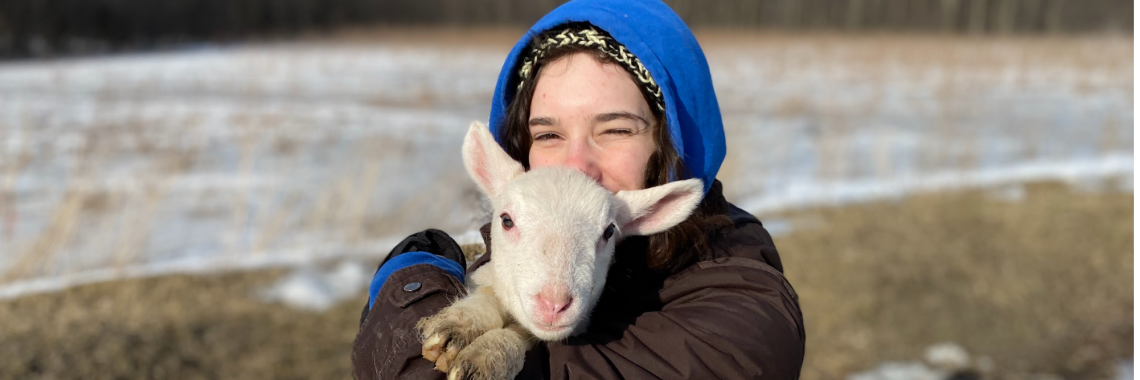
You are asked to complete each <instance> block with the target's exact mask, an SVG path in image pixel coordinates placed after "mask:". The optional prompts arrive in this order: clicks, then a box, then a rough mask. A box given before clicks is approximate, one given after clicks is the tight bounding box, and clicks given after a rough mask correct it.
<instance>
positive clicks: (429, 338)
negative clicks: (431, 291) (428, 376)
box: [416, 309, 483, 372]
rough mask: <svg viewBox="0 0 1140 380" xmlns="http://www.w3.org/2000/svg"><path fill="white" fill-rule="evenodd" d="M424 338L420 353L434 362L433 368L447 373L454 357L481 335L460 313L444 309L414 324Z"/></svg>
mask: <svg viewBox="0 0 1140 380" xmlns="http://www.w3.org/2000/svg"><path fill="white" fill-rule="evenodd" d="M416 327H419V329H420V331H421V332H422V333H423V336H424V344H423V347H422V348H421V349H420V353H421V354H423V356H424V358H425V359H427V360H430V361H433V362H435V368H436V369H438V370H440V371H443V372H447V370H448V369H449V368H451V363H453V362H454V361H455V357H456V355H459V352H460V351H462V350H463V348H464V347H467V345H468V344H470V343H471V342H472V341H474V340H475V338H478V337H479V336H480V335H482V334H483V331H481V330H480V329H478V328H476V326H475V325H474V323H472V322H470V321H469V320H468V318H466V316H465V315H464V313H462V312H456V311H453V310H451V309H444V310H443V311H441V312H440V313H439V314H436V315H434V316H431V317H427V318H424V319H422V320H420V322H419V323H417V324H416Z"/></svg>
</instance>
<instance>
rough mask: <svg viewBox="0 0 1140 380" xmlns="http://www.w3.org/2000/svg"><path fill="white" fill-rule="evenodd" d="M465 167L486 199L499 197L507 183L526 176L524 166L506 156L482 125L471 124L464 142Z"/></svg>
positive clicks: (477, 123) (478, 123)
mask: <svg viewBox="0 0 1140 380" xmlns="http://www.w3.org/2000/svg"><path fill="white" fill-rule="evenodd" d="M463 165H464V166H466V167H467V174H468V175H470V176H471V179H472V180H473V181H475V184H477V185H479V188H480V189H482V190H483V194H486V195H487V196H494V195H496V194H498V193H499V191H500V190H502V188H503V185H504V184H506V183H507V182H508V181H510V180H511V179H513V178H515V177H516V176H518V175H519V174H522V173H523V166H522V164H520V163H518V161H515V160H514V159H512V158H511V156H509V155H507V152H506V151H503V148H502V147H500V146H499V144H498V143H496V142H495V138H494V137H491V131H490V130H489V129H487V126H486V125H483V123H480V122H474V123H471V128H469V129H468V130H467V137H465V138H464V139H463Z"/></svg>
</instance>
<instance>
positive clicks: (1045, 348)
mask: <svg viewBox="0 0 1140 380" xmlns="http://www.w3.org/2000/svg"><path fill="white" fill-rule="evenodd" d="M993 194H994V193H993V192H992V191H981V190H979V191H969V192H956V193H945V194H933V195H921V196H914V197H910V198H908V199H905V200H899V201H894V202H880V203H874V204H866V205H855V206H847V207H841V208H832V209H817V210H804V211H797V212H794V213H788V214H785V215H779V216H774V217H769V218H765V219H768V220H774V219H773V218H775V217H779V218H783V219H784V220H788V221H790V222H791V224H792V225H793V226H794V229H793V232H792V233H790V234H788V235H785V236H782V237H780V238H778V239H777V245H778V246H779V248H780V251H781V252H782V253H783V255H782V257H783V259H784V261H785V266H786V268H787V275H788V276H789V278H790V279H791V281H792V283H793V284H794V285H795V287H796V289H797V291H798V292H799V295H800V300H801V303H802V306H803V309H804V315H805V318H806V321H807V329H808V354H807V358H806V361H805V364H804V372H803V378H804V379H809V380H810V379H841V378H844V377H845V376H846V375H847V374H850V373H852V372H857V371H861V370H866V369H868V368H871V367H874V366H875V365H876V364H878V363H879V362H881V361H884V360H915V359H919V358H920V357H921V354H922V350H923V349H924V348H926V347H927V346H930V345H932V344H935V343H939V342H945V341H950V342H956V343H958V344H961V345H962V346H964V347H965V348H966V349H967V350H969V351H970V352H971V353H972V354H975V355H984V356H987V357H989V358H991V359H992V361H993V363H994V368H995V369H994V371H993V372H992V373H991V374H990V375H991V376H990V377H992V378H1004V379H1018V378H1026V377H1028V376H1029V375H1030V374H1054V375H1060V376H1063V377H1065V378H1068V379H1100V378H1107V376H1108V372H1107V370H1108V368H1109V367H1108V365H1109V364H1111V363H1112V362H1114V361H1115V360H1117V359H1121V358H1126V357H1131V356H1132V344H1131V342H1132V334H1133V324H1132V320H1133V319H1132V316H1133V311H1132V310H1133V301H1132V299H1133V298H1132V266H1133V257H1132V237H1133V236H1132V231H1133V230H1132V223H1133V215H1132V205H1133V198H1132V194H1131V193H1118V192H1111V191H1109V192H1087V191H1072V190H1070V189H1069V188H1068V187H1067V186H1064V185H1059V184H1037V185H1033V186H1030V187H1028V188H1027V190H1026V191H1025V196H1024V198H1023V199H1021V200H1020V201H1008V200H1002V197H1001V196H995V195H993ZM282 273H284V272H283V271H281V270H271V271H260V272H246V273H230V274H219V275H212V276H200V277H196V276H170V277H163V278H151V279H136V280H126V281H119V282H112V283H103V284H96V285H89V286H83V287H79V288H73V289H69V290H66V291H63V292H59V293H54V294H44V295H37V296H29V297H25V298H20V299H16V300H13V301H6V302H3V303H0V326H3V327H2V328H0V329H2V330H0V331H2V332H0V334H2V336H3V339H0V378H9V379H48V378H51V379H72V378H76V379H77V378H83V379H102V378H106V379H112V378H114V379H144V378H180V379H196V378H210V379H213V378H281V379H291V378H346V377H349V376H350V369H349V366H350V361H349V351H350V349H351V342H352V339H353V336H354V334H355V333H356V328H357V319H358V317H359V310H360V307H361V305H362V302H363V296H361V297H360V299H359V300H354V301H351V302H347V303H344V304H341V305H339V306H337V307H335V308H333V309H332V310H329V311H327V312H324V313H310V312H303V311H296V310H292V309H288V308H285V307H283V306H280V305H274V304H264V303H262V302H261V301H258V300H257V299H256V297H253V296H252V293H253V292H254V291H255V290H256V289H258V288H260V287H262V286H265V285H268V284H270V283H271V282H272V281H273V280H274V279H275V278H276V277H278V276H280V275H281V274H282Z"/></svg>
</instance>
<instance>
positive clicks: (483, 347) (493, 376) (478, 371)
mask: <svg viewBox="0 0 1140 380" xmlns="http://www.w3.org/2000/svg"><path fill="white" fill-rule="evenodd" d="M534 341H535V338H534V337H533V336H532V335H531V334H530V332H529V331H526V329H524V328H523V327H522V326H520V325H519V324H518V323H510V324H508V325H507V326H506V327H504V328H501V329H495V330H491V331H488V332H486V333H484V334H483V335H482V336H480V337H478V338H476V339H475V341H473V342H471V344H470V345H468V346H467V347H466V348H464V349H463V350H462V351H459V355H458V356H456V357H455V360H454V361H452V362H451V371H450V372H448V374H447V380H462V379H477V380H482V379H486V380H499V379H513V378H515V376H517V375H518V374H519V372H520V371H522V367H523V361H524V360H525V359H526V351H527V350H529V349H530V347H531V345H533V344H534Z"/></svg>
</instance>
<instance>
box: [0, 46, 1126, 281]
mask: <svg viewBox="0 0 1140 380" xmlns="http://www.w3.org/2000/svg"><path fill="white" fill-rule="evenodd" d="M510 35H511V34H510V33H506V32H503V31H488V32H479V33H474V32H464V31H461V30H453V31H450V32H449V31H443V32H434V33H426V34H425V33H417V31H414V30H413V31H405V32H403V33H381V36H380V37H376V36H375V35H373V36H372V37H369V34H368V33H358V34H347V35H345V36H344V37H343V38H337V39H335V41H332V42H330V41H327V40H322V41H306V42H298V43H289V44H278V45H259V46H230V47H224V48H215V49H203V50H197V51H183V52H170V53H156V54H140V55H124V56H111V57H101V58H87V59H74V60H59V61H51V62H24V63H5V64H0V131H2V134H0V293H2V294H6V295H7V296H9V297H10V296H13V295H16V294H22V293H24V292H27V291H37V289H38V290H44V289H47V290H50V289H54V288H58V287H59V286H63V285H66V283H75V282H86V281H94V280H105V279H109V278H115V277H121V276H123V275H126V274H130V275H137V274H146V273H167V272H177V271H179V269H180V268H198V270H200V271H210V270H216V269H217V268H225V267H252V266H264V265H281V264H297V263H302V262H306V261H312V260H313V259H314V258H322V257H345V256H354V257H366V258H371V259H375V258H376V257H377V256H378V255H382V254H383V253H385V252H386V251H387V247H388V246H390V245H391V240H392V239H395V238H399V237H402V236H405V235H407V234H408V233H411V232H413V231H417V230H421V229H423V228H427V227H435V228H440V229H443V230H446V231H449V232H452V233H454V234H462V233H464V232H465V231H469V230H471V229H472V228H473V227H474V226H476V225H478V224H480V222H479V220H480V219H481V218H482V216H481V212H482V211H481V209H480V208H479V206H478V202H477V198H478V196H477V193H476V191H475V190H474V187H473V186H471V185H470V183H469V181H468V180H467V178H466V175H465V174H464V172H463V170H462V165H461V164H460V159H459V154H458V152H459V144H460V140H461V136H462V131H463V130H465V128H466V126H467V124H468V123H469V122H471V121H473V120H485V119H486V118H487V108H488V107H489V99H490V96H491V92H492V91H493V86H494V78H495V76H496V74H497V72H498V70H499V67H500V65H501V63H502V59H503V56H504V55H505V52H506V49H507V48H508V47H509V45H510V41H509V40H510ZM701 39H702V40H703V44H704V47H705V50H706V51H707V54H708V57H709V61H710V65H711V68H712V72H713V73H714V81H715V83H716V86H717V87H716V88H717V91H718V97H719V99H720V101H721V108H722V110H723V114H724V120H725V127H726V133H727V134H728V136H729V139H728V141H729V154H728V157H727V159H726V161H725V164H724V167H723V168H722V170H721V172H720V179H721V180H722V181H723V182H724V183H725V193H726V195H727V196H728V198H729V200H730V201H733V202H735V203H737V204H740V205H741V206H742V207H744V208H745V209H748V210H749V211H753V212H757V213H761V214H765V213H771V212H777V211H780V210H781V209H787V208H798V207H811V206H815V205H823V204H842V203H845V202H852V201H867V200H872V199H877V198H883V197H899V196H905V195H907V194H911V193H916V192H924V191H937V190H942V189H947V188H955V187H978V186H996V185H1002V184H1004V183H1005V182H1023V181H1027V180H1042V179H1058V180H1065V181H1069V182H1073V183H1089V181H1090V180H1098V179H1102V178H1120V179H1121V181H1119V183H1120V184H1121V185H1122V186H1124V187H1125V188H1127V189H1131V183H1132V180H1131V177H1132V155H1133V152H1132V140H1133V135H1134V131H1133V129H1132V124H1133V118H1134V116H1133V110H1132V99H1133V93H1132V88H1131V82H1132V77H1133V73H1132V66H1131V62H1132V45H1131V40H1130V39H1122V38H1114V37H1084V38H1024V37H1019V38H1002V39H982V38H953V37H937V36H886V35H864V36H855V37H848V36H836V35H810V36H795V35H767V34H761V35H748V36H740V35H734V34H727V33H717V32H707V33H703V34H701ZM469 41H476V42H475V43H472V42H469ZM29 280H32V281H39V282H27V281H29ZM19 281H22V282H19ZM3 284H16V286H5V285H3Z"/></svg>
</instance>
